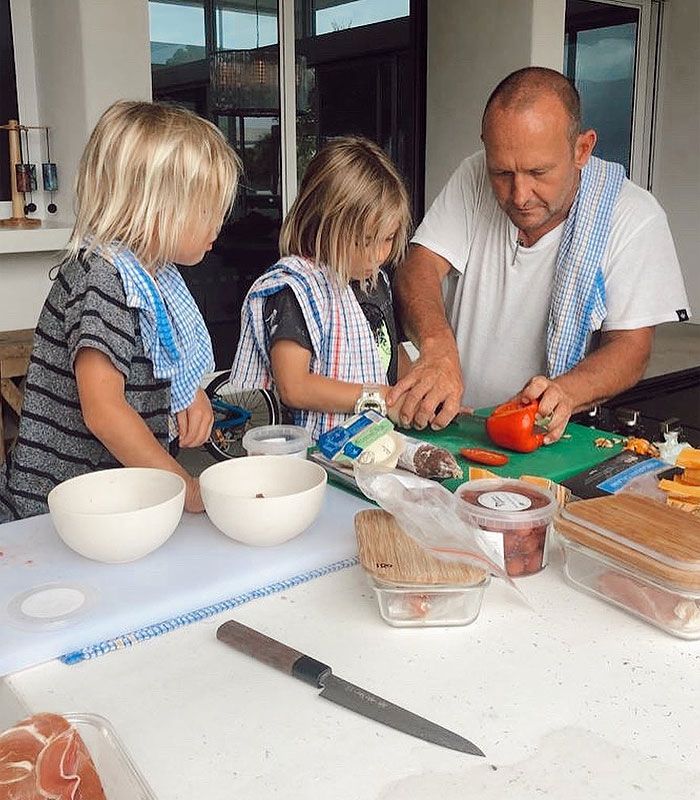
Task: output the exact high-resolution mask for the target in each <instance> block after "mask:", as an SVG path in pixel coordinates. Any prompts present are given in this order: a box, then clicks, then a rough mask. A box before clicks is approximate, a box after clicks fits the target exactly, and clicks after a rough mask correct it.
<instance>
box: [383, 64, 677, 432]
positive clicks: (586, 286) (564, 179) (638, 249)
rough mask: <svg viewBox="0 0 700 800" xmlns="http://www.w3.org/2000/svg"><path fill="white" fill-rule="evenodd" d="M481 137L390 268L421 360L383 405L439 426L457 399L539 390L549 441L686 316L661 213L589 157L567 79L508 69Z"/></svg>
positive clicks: (588, 141)
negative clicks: (401, 259)
mask: <svg viewBox="0 0 700 800" xmlns="http://www.w3.org/2000/svg"><path fill="white" fill-rule="evenodd" d="M481 138H482V141H483V143H484V151H480V152H478V153H476V154H475V155H473V156H471V157H470V158H467V159H466V160H465V161H463V162H462V164H461V165H460V166H459V167H458V168H457V170H456V172H455V173H454V174H453V175H452V177H451V178H450V180H449V181H448V183H447V185H446V186H445V187H444V189H443V190H442V192H441V194H440V195H439V196H438V197H437V199H436V200H435V202H434V203H433V205H432V206H431V208H430V209H429V211H428V213H427V214H426V216H425V218H424V220H423V222H422V224H421V225H420V226H419V228H418V230H417V232H416V234H415V237H414V238H413V242H412V246H411V250H410V253H409V256H408V258H407V260H406V263H405V264H404V265H403V266H402V267H401V268H400V269H399V270H398V273H397V282H396V295H397V299H398V303H399V308H400V310H401V313H402V317H403V324H404V327H405V329H406V331H407V333H408V334H409V336H410V337H411V339H412V340H413V341H414V343H415V344H416V346H417V347H418V348H419V351H420V357H419V359H418V360H417V361H416V362H415V364H414V366H413V369H412V370H411V372H410V373H409V375H408V376H406V377H405V378H404V379H403V380H401V381H399V383H398V384H397V385H396V386H395V387H394V389H393V390H392V393H391V395H390V396H389V398H388V400H389V402H390V403H398V404H400V407H401V411H400V417H401V421H402V423H403V424H406V425H408V424H413V425H414V426H415V427H417V428H423V427H425V426H426V425H428V424H430V425H431V426H432V427H434V428H440V427H444V426H445V425H447V424H448V423H449V422H450V421H451V420H452V419H453V417H454V416H455V415H456V414H457V413H458V412H459V410H460V408H461V407H462V406H463V405H468V406H470V407H482V406H490V405H495V404H498V403H501V402H505V401H506V400H508V399H510V398H512V397H518V398H520V399H521V400H522V401H523V402H528V401H529V400H532V399H539V403H540V413H541V415H542V416H551V422H550V425H549V431H548V435H547V436H546V438H545V443H548V444H549V443H551V442H554V441H556V440H557V439H559V438H560V436H561V435H562V433H563V432H564V428H565V426H566V423H567V421H568V420H569V417H570V416H571V414H573V413H575V412H577V411H580V410H583V409H584V408H587V407H589V406H591V405H592V404H594V403H596V402H598V401H601V400H603V399H605V398H608V397H611V396H613V395H615V394H618V393H619V392H621V391H623V390H625V389H627V388H628V387H630V386H632V385H633V384H635V383H636V382H637V381H638V380H639V379H640V378H641V377H642V375H643V374H644V369H645V367H646V364H647V362H648V359H649V355H650V352H651V347H652V342H653V332H654V326H655V325H657V324H659V323H661V322H668V321H671V320H685V319H688V317H689V312H688V310H687V307H688V301H687V298H686V294H685V288H684V286H683V280H682V277H681V273H680V267H679V265H678V259H677V257H676V253H675V249H674V246H673V241H672V239H671V234H670V231H669V228H668V224H667V221H666V216H665V214H664V212H663V210H662V209H661V207H660V206H659V204H658V203H657V202H656V200H654V198H653V197H652V196H651V195H650V194H649V193H648V192H646V191H644V190H643V189H641V188H639V187H638V186H636V185H635V184H633V183H632V182H631V181H629V180H627V179H626V178H625V177H624V171H623V170H622V168H621V167H620V166H619V165H615V164H612V163H610V162H605V161H601V160H600V159H595V158H591V154H592V151H593V148H594V146H595V143H596V134H595V131H593V130H585V131H582V130H581V114H580V100H579V97H578V93H577V91H576V89H575V88H574V87H573V85H572V84H571V83H570V82H569V81H568V79H567V78H565V77H564V76H563V75H561V74H560V73H558V72H556V71H554V70H549V69H544V68H541V67H529V68H526V69H523V70H518V71H517V72H514V73H512V74H511V75H509V76H508V77H507V78H505V79H504V80H503V81H502V82H501V83H500V84H499V85H498V86H497V87H496V89H495V90H494V91H493V93H492V95H491V97H490V98H489V100H488V102H487V104H486V109H485V111H484V116H483V120H482V136H481ZM584 168H586V169H585V171H584ZM443 289H444V293H443Z"/></svg>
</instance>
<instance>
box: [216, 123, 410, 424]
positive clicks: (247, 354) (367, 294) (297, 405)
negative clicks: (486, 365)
mask: <svg viewBox="0 0 700 800" xmlns="http://www.w3.org/2000/svg"><path fill="white" fill-rule="evenodd" d="M409 226H410V211H409V202H408V196H407V193H406V189H405V187H404V185H403V182H402V180H401V177H400V176H399V174H398V172H397V170H396V168H395V167H394V165H393V164H392V162H391V160H390V159H389V158H388V157H387V156H386V154H385V153H384V151H383V150H382V149H381V148H380V147H379V146H378V145H376V144H375V143H374V142H371V141H369V140H367V139H363V138H359V137H343V138H338V139H333V140H331V141H330V142H329V143H328V144H327V145H326V146H325V147H324V148H323V149H322V150H321V151H320V152H319V153H318V154H317V155H316V156H315V157H314V158H313V159H312V161H311V163H310V164H309V166H308V168H307V170H306V173H305V175H304V178H303V180H302V182H301V186H300V188H299V194H298V196H297V198H296V200H295V202H294V204H293V205H292V208H291V209H290V211H289V214H288V215H287V217H286V219H285V221H284V223H283V225H282V230H281V232H280V253H281V256H282V257H281V258H280V260H279V261H278V262H277V264H275V265H274V266H273V267H271V268H270V269H269V270H268V271H267V272H266V273H264V274H263V275H262V276H261V277H260V278H258V280H257V281H256V282H255V283H254V284H253V286H252V287H251V289H250V291H249V292H248V295H247V297H246V299H245V302H244V304H243V310H242V313H241V338H240V340H239V343H238V349H237V351H236V356H235V359H234V362H233V367H232V370H231V383H232V385H233V386H234V387H236V388H242V389H253V388H274V389H275V390H276V391H277V393H278V395H279V397H280V399H281V401H282V403H283V404H284V405H285V406H286V407H287V408H288V409H289V410H290V411H291V414H292V418H293V421H294V423H295V424H297V425H303V426H304V427H306V428H307V429H308V430H309V431H310V433H311V435H312V437H313V438H314V439H318V437H319V436H320V435H321V434H322V433H324V432H326V431H327V430H330V429H331V428H333V427H334V426H335V425H337V424H339V423H340V422H342V421H343V419H345V418H346V417H347V416H348V415H350V414H351V413H353V411H354V410H355V407H356V404H357V403H358V400H359V399H360V397H361V395H362V394H363V387H365V386H366V385H367V384H372V385H373V387H374V388H373V389H372V392H373V393H374V394H375V395H379V400H380V401H381V399H382V398H383V396H384V395H385V394H386V391H387V389H388V386H389V385H390V384H393V383H395V382H396V381H397V379H398V378H399V377H401V374H402V373H403V370H404V366H405V365H406V364H407V363H408V361H407V356H406V354H405V351H404V350H403V347H402V346H401V345H400V342H399V338H398V335H397V330H396V323H395V320H394V314H393V303H392V295H391V284H390V277H389V273H388V271H387V268H392V267H394V266H396V265H397V264H398V263H399V262H400V260H401V258H402V257H403V254H404V251H405V248H406V241H407V236H408V229H409Z"/></svg>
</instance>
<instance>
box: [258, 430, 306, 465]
mask: <svg viewBox="0 0 700 800" xmlns="http://www.w3.org/2000/svg"><path fill="white" fill-rule="evenodd" d="M309 447H311V435H310V434H309V432H308V431H307V430H306V428H302V427H300V426H299V425H262V426H261V427H259V428H251V429H250V430H249V431H248V432H247V433H246V434H245V435H244V437H243V448H244V449H245V451H246V453H247V454H248V455H249V456H296V457H298V458H306V451H307V450H308V449H309Z"/></svg>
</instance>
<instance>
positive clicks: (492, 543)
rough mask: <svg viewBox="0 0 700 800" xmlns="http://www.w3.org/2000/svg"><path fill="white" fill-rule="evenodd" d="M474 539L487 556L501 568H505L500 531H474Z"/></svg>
mask: <svg viewBox="0 0 700 800" xmlns="http://www.w3.org/2000/svg"><path fill="white" fill-rule="evenodd" d="M474 535H475V536H476V541H477V542H478V543H479V545H480V546H481V547H482V548H483V550H484V552H485V553H486V555H488V557H489V558H490V559H491V560H492V561H493V562H494V564H496V565H497V566H499V567H501V568H502V569H505V568H506V558H505V554H504V550H503V534H502V533H501V532H500V531H484V530H478V531H474Z"/></svg>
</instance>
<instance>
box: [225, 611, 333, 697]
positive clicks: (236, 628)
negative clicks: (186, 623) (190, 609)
mask: <svg viewBox="0 0 700 800" xmlns="http://www.w3.org/2000/svg"><path fill="white" fill-rule="evenodd" d="M216 638H217V639H219V641H221V642H224V643H225V644H228V645H230V646H231V647H235V648H236V650H240V652H241V653H245V654H246V655H248V656H252V657H253V658H255V659H257V660H258V661H262V662H263V663H264V664H268V665H269V666H271V667H275V669H279V670H281V671H282V672H286V673H287V674H288V675H293V676H294V677H295V678H299V679H300V680H302V681H304V682H306V683H310V684H311V685H312V686H316V687H320V686H321V685H322V682H323V679H324V678H325V677H326V676H327V675H330V673H331V668H330V667H329V666H328V665H326V664H322V663H321V662H320V661H316V659H314V658H310V657H309V656H306V655H304V653H300V652H299V651H298V650H295V649H294V648H293V647H288V646H287V645H286V644H282V642H278V641H277V640H276V639H271V638H270V637H269V636H265V634H264V633H260V631H256V630H253V628H249V627H247V626H246V625H241V623H240V622H236V621H235V620H233V619H230V620H229V621H228V622H224V624H223V625H221V626H220V627H219V629H218V630H217V631H216Z"/></svg>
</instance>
